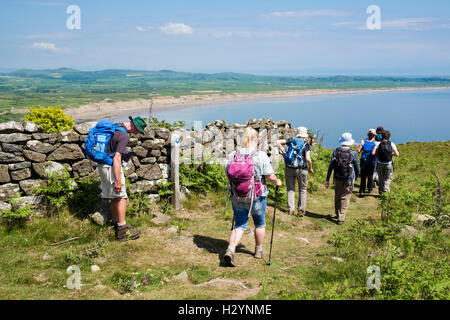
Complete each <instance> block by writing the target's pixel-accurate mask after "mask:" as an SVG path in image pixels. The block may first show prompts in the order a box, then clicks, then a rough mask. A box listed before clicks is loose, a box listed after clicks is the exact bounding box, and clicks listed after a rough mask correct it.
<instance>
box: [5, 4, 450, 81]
mask: <svg viewBox="0 0 450 320" xmlns="http://www.w3.org/2000/svg"><path fill="white" fill-rule="evenodd" d="M72 5H75V6H77V7H78V8H79V13H80V14H79V18H80V19H75V18H78V16H76V15H74V14H76V11H69V13H68V11H67V10H68V8H69V7H70V6H72ZM372 5H375V6H377V7H378V8H379V13H380V15H379V17H380V19H379V21H380V24H379V27H380V28H379V29H375V30H372V29H369V28H368V25H367V21H368V20H370V23H374V22H376V21H375V20H373V19H372V18H371V16H373V12H372V11H371V12H369V13H368V12H367V9H368V7H369V6H372ZM68 20H69V27H70V28H69V27H68ZM77 22H79V27H80V28H79V29H78V28H76V27H77ZM74 26H75V28H74ZM60 67H69V68H75V69H78V70H103V69H135V70H161V69H170V70H175V71H187V72H206V73H215V72H242V73H253V74H276V75H335V74H345V75H397V76H422V75H424V76H427V75H443V76H448V75H450V1H448V0H432V1H415V0H410V1H403V0H396V1H392V0H389V1H384V0H383V1H382V0H370V1H365V0H340V1H334V0H333V1H332V0H321V1H307V0H295V1H283V0H278V1H276V0H272V1H264V0H239V1H234V0H227V1H223V0H221V1H214V0H208V1H206V0H197V1H193V0H182V1H181V0H179V1H172V0H165V1H155V0H145V1H144V0H127V1H116V0H115V1H111V0H110V1H106V0H71V1H70V2H66V1H58V0H53V1H45V0H43V1H32V0H28V1H26V0H0V71H8V70H13V69H21V68H32V69H55V68H60Z"/></svg>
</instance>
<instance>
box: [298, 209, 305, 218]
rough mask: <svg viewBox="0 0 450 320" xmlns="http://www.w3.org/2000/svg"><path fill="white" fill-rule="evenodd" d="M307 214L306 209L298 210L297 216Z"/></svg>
mask: <svg viewBox="0 0 450 320" xmlns="http://www.w3.org/2000/svg"><path fill="white" fill-rule="evenodd" d="M304 215H305V211H303V210H298V213H297V217H299V218H302V217H303V216H304Z"/></svg>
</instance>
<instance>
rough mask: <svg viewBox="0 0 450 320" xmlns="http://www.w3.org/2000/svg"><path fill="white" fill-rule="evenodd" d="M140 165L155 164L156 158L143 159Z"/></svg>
mask: <svg viewBox="0 0 450 320" xmlns="http://www.w3.org/2000/svg"><path fill="white" fill-rule="evenodd" d="M141 162H142V163H155V162H156V158H155V157H148V158H144V159H141Z"/></svg>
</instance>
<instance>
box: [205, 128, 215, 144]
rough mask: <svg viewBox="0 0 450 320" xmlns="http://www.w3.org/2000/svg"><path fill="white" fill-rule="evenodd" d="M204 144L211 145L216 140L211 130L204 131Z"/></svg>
mask: <svg viewBox="0 0 450 320" xmlns="http://www.w3.org/2000/svg"><path fill="white" fill-rule="evenodd" d="M202 140H203V143H210V142H211V141H213V140H214V133H213V132H211V131H210V130H204V131H203V137H202Z"/></svg>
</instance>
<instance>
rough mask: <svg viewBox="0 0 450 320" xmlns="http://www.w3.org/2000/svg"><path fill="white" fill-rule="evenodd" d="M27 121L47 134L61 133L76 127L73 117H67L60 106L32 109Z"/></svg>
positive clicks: (26, 116)
mask: <svg viewBox="0 0 450 320" xmlns="http://www.w3.org/2000/svg"><path fill="white" fill-rule="evenodd" d="M24 120H25V121H31V122H34V123H36V124H38V125H40V126H42V128H43V129H44V130H45V132H47V133H59V132H61V131H65V130H71V129H72V128H73V125H74V120H73V118H72V117H70V116H68V115H66V114H65V113H64V111H63V110H62V109H61V107H60V106H53V107H41V106H37V107H35V108H33V107H31V108H30V113H28V114H26V115H25V117H24Z"/></svg>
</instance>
